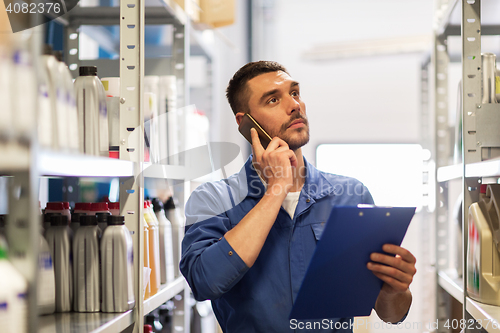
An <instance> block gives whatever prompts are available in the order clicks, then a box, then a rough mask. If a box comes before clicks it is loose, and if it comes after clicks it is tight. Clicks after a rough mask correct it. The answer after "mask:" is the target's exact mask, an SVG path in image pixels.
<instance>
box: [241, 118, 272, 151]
mask: <svg viewBox="0 0 500 333" xmlns="http://www.w3.org/2000/svg"><path fill="white" fill-rule="evenodd" d="M252 127H253V128H255V130H256V131H257V133H258V134H259V139H260V143H261V144H262V147H264V149H266V148H267V145H269V143H270V142H271V140H272V139H273V138H271V136H270V135H269V134H267V132H266V131H265V130H264V129H263V128H262V126H260V125H259V123H258V122H257V121H256V120H255V119H253V117H252V116H251V115H249V114H248V113H245V115H244V116H243V118H242V119H241V122H240V126H239V127H238V130H239V131H240V133H241V134H242V135H243V136H244V137H245V139H247V140H248V142H250V144H252V135H251V134H250V129H251V128H252Z"/></svg>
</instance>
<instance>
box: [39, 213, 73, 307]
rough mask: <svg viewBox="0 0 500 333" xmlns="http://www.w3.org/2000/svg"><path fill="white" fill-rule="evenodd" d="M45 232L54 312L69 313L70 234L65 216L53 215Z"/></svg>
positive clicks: (70, 280)
mask: <svg viewBox="0 0 500 333" xmlns="http://www.w3.org/2000/svg"><path fill="white" fill-rule="evenodd" d="M50 223H51V225H50V227H49V228H48V229H47V230H46V231H45V238H46V239H47V243H48V244H49V248H50V250H51V255H52V258H53V260H54V275H55V281H56V312H69V311H71V309H72V305H73V267H72V260H71V258H72V232H71V229H70V228H69V226H68V218H67V217H66V215H53V216H51V218H50Z"/></svg>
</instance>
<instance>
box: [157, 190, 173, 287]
mask: <svg viewBox="0 0 500 333" xmlns="http://www.w3.org/2000/svg"><path fill="white" fill-rule="evenodd" d="M152 203H153V210H154V213H155V215H156V218H157V220H158V228H159V230H160V279H161V283H162V284H165V283H169V282H172V281H173V280H174V271H175V270H174V257H173V253H172V224H171V223H170V221H169V220H168V219H167V216H166V215H165V210H164V209H163V203H162V202H161V201H160V200H158V199H153V200H152Z"/></svg>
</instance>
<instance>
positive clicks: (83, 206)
mask: <svg viewBox="0 0 500 333" xmlns="http://www.w3.org/2000/svg"><path fill="white" fill-rule="evenodd" d="M75 210H91V204H90V202H77V203H75Z"/></svg>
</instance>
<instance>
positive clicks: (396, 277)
mask: <svg viewBox="0 0 500 333" xmlns="http://www.w3.org/2000/svg"><path fill="white" fill-rule="evenodd" d="M382 250H384V252H386V253H372V254H371V255H370V259H371V260H372V262H369V263H368V265H367V267H368V269H369V270H371V271H372V272H373V274H375V276H376V277H378V278H379V279H381V280H382V281H384V282H385V283H384V286H383V289H385V291H386V292H388V293H391V294H394V293H403V292H406V290H408V287H409V286H410V284H411V282H412V281H413V276H414V275H415V273H416V272H417V269H416V268H415V263H416V261H417V260H416V259H415V257H414V256H413V254H411V252H410V251H408V250H406V249H404V248H402V247H400V246H397V245H392V244H385V245H384V246H383V247H382ZM387 253H389V254H393V255H395V256H393V255H389V254H387Z"/></svg>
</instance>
